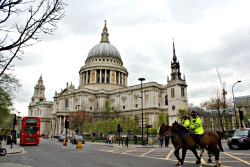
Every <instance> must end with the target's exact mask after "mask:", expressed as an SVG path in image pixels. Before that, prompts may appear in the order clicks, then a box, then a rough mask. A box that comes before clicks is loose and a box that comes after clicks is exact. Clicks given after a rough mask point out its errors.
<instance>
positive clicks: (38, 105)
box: [28, 75, 53, 134]
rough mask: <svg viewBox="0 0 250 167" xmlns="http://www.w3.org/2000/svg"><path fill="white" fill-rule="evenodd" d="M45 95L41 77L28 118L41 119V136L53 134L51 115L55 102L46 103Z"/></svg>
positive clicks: (35, 88) (30, 105)
mask: <svg viewBox="0 0 250 167" xmlns="http://www.w3.org/2000/svg"><path fill="white" fill-rule="evenodd" d="M44 93H45V86H44V84H43V79H42V75H41V76H40V78H39V80H38V82H37V84H36V86H35V87H34V94H33V96H32V98H31V102H30V103H29V106H28V109H29V110H28V116H38V117H40V120H41V125H40V134H46V133H48V132H51V113H52V109H53V102H52V101H46V98H45V94H44Z"/></svg>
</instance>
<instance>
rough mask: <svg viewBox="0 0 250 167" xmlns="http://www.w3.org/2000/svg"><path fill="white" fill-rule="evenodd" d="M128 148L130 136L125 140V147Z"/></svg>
mask: <svg viewBox="0 0 250 167" xmlns="http://www.w3.org/2000/svg"><path fill="white" fill-rule="evenodd" d="M126 146H127V148H128V136H127V137H126V138H125V145H124V147H126Z"/></svg>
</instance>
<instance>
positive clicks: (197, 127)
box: [190, 116, 204, 135]
mask: <svg viewBox="0 0 250 167" xmlns="http://www.w3.org/2000/svg"><path fill="white" fill-rule="evenodd" d="M190 121H191V125H190V128H191V129H192V130H194V133H195V134H199V135H202V134H203V133H204V130H203V127H202V121H201V119H200V118H199V117H198V116H196V117H195V118H191V120H190Z"/></svg>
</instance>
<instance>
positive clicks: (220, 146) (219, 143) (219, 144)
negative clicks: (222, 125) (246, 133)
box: [217, 131, 224, 152]
mask: <svg viewBox="0 0 250 167" xmlns="http://www.w3.org/2000/svg"><path fill="white" fill-rule="evenodd" d="M217 134H218V135H219V141H218V146H219V149H220V151H221V152H224V150H223V148H222V144H221V139H222V137H221V132H218V131H217Z"/></svg>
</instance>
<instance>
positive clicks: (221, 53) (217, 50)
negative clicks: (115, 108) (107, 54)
mask: <svg viewBox="0 0 250 167" xmlns="http://www.w3.org/2000/svg"><path fill="white" fill-rule="evenodd" d="M65 3H67V4H68V5H67V7H66V9H65V14H66V16H65V17H64V18H63V20H61V21H60V22H59V24H58V29H57V30H56V31H55V33H54V35H53V36H43V41H42V42H40V43H38V44H36V45H34V46H31V47H29V48H27V49H26V50H25V53H24V57H23V60H22V61H20V60H16V61H15V70H14V73H15V74H16V75H17V78H19V79H20V82H21V84H22V90H21V91H20V92H19V93H18V96H17V98H16V99H15V101H14V102H15V104H14V107H15V108H16V110H17V111H19V112H21V115H27V114H28V105H29V102H30V101H31V97H32V95H33V93H34V86H35V85H36V84H37V81H38V79H39V77H40V75H41V74H42V77H43V81H44V85H45V87H46V90H45V95H46V100H47V101H53V96H54V93H55V91H58V92H59V91H60V90H61V89H64V88H65V87H66V83H67V82H69V83H70V82H72V83H73V84H74V85H75V86H76V88H77V87H78V86H79V70H80V68H81V67H82V66H83V65H84V63H85V60H86V58H87V55H88V52H89V51H90V50H91V48H92V47H93V46H95V45H96V44H98V43H99V42H100V39H101V33H102V29H103V27H104V20H105V19H106V20H107V28H108V32H109V40H110V43H111V44H112V45H114V46H115V47H116V48H117V49H118V50H119V52H120V54H121V58H122V60H123V63H124V67H126V68H127V70H128V72H129V76H128V85H129V86H131V85H136V84H140V82H139V81H138V78H140V77H144V78H145V79H146V81H145V82H151V81H154V82H157V83H159V84H166V83H167V76H168V75H170V72H171V67H170V64H171V59H172V53H173V48H172V42H173V38H174V41H175V49H176V56H177V59H178V60H179V62H180V71H181V73H182V74H184V75H185V77H186V82H187V84H188V87H187V93H188V102H189V103H193V104H194V105H196V106H199V105H200V103H201V102H203V101H204V100H207V99H209V97H211V95H212V94H213V91H214V89H216V88H219V89H220V88H221V85H220V80H219V78H218V74H217V71H216V68H218V70H219V73H220V76H221V79H222V82H225V83H226V90H227V92H228V94H227V99H228V100H231V101H232V86H233V84H234V83H235V82H237V81H238V80H241V81H242V82H241V83H238V84H237V85H235V86H234V95H235V96H245V95H250V92H249V90H250V77H249V71H250V64H249V62H250V22H249V16H250V10H249V7H250V1H249V0H219V1H218V0H209V1H206V0H155V1H152V0H119V1H118V0H95V1H93V0H81V1H79V0H65Z"/></svg>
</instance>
